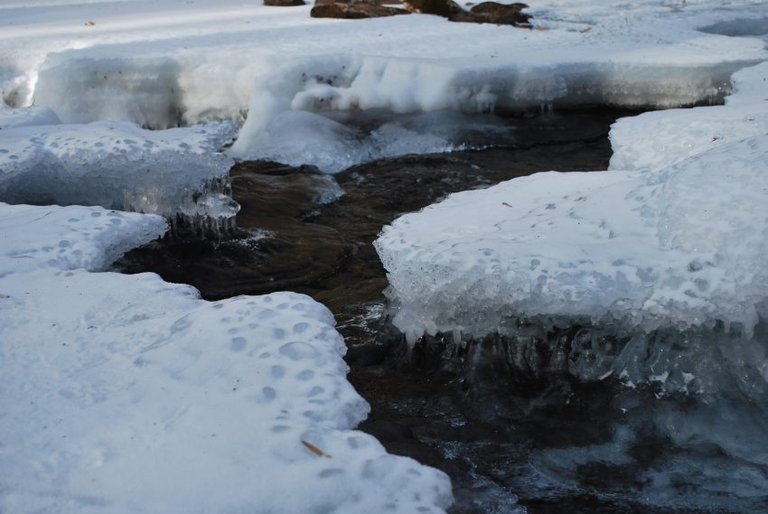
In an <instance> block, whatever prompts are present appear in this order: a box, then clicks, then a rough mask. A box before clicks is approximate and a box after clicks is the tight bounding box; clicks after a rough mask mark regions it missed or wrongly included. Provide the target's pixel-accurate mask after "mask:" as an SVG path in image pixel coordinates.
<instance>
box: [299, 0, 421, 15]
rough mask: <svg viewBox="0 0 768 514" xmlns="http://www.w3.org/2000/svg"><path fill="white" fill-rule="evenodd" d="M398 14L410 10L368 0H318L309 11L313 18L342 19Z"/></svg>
mask: <svg viewBox="0 0 768 514" xmlns="http://www.w3.org/2000/svg"><path fill="white" fill-rule="evenodd" d="M398 14H409V12H408V11H406V10H404V9H399V8H397V7H388V6H385V5H381V4H379V3H378V2H368V1H358V2H354V3H340V2H333V3H325V2H322V3H320V2H316V3H315V6H314V7H312V10H311V11H310V13H309V15H310V16H312V17H313V18H341V19H362V18H380V17H383V16H395V15H398Z"/></svg>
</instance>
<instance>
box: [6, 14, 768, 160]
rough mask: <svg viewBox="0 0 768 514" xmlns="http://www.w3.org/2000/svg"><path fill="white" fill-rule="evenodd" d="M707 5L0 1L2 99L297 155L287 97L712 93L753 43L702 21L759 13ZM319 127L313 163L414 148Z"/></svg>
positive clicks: (365, 101)
mask: <svg viewBox="0 0 768 514" xmlns="http://www.w3.org/2000/svg"><path fill="white" fill-rule="evenodd" d="M721 7H722V6H721V3H720V2H716V1H714V0H701V1H697V2H682V1H680V2H678V1H672V0H664V1H653V2H640V3H624V4H613V3H605V2H583V1H580V2H569V1H565V0H545V1H542V2H537V4H536V5H534V6H533V7H532V8H531V9H530V12H531V13H532V14H533V16H534V23H535V25H536V30H521V29H514V28H511V27H506V26H495V25H477V24H468V23H452V22H449V21H447V20H445V19H442V18H439V17H436V16H429V15H410V16H403V17H397V18H388V19H385V18H381V19H372V20H353V21H350V20H332V19H312V18H310V17H309V9H310V6H309V5H307V6H301V7H295V8H290V9H276V8H271V7H267V6H263V5H261V4H260V3H257V2H254V3H247V4H244V3H242V2H239V1H237V0H225V1H223V2H216V3H213V2H210V1H197V2H195V3H186V2H180V1H177V0H163V1H152V2H149V1H147V0H138V1H130V2H129V1H113V2H104V3H83V2H78V1H76V0H71V1H61V2H55V3H53V4H51V3H48V2H43V3H39V4H27V3H25V4H19V3H16V2H9V1H8V0H4V1H3V2H0V9H2V11H3V16H2V20H3V21H2V22H0V26H2V30H0V40H2V47H3V51H2V52H1V53H0V90H2V95H3V98H4V99H5V101H6V102H7V103H9V104H12V105H14V106H26V105H30V104H31V103H32V102H33V101H34V104H35V105H37V106H41V107H49V108H51V109H53V110H54V111H55V113H56V114H57V115H58V116H59V117H60V118H61V120H62V121H63V122H65V123H83V122H88V121H97V120H110V121H130V122H134V123H137V124H139V125H142V126H145V127H151V128H168V127H172V126H176V125H178V124H179V123H182V124H196V123H200V122H207V121H211V120H235V121H243V120H244V119H245V125H244V126H243V129H242V131H241V133H240V136H239V138H238V140H237V141H236V143H235V145H234V146H233V148H232V149H231V150H230V152H229V153H230V155H231V156H232V157H234V158H236V159H254V158H274V157H281V158H282V159H283V160H285V161H287V162H296V161H297V160H299V159H301V157H300V156H301V155H302V153H303V152H305V151H306V150H307V148H306V146H307V145H306V144H304V143H303V142H302V141H301V140H300V139H298V138H296V137H291V132H292V131H294V130H295V131H300V130H299V129H300V126H301V124H300V123H299V118H297V117H293V116H290V115H289V113H290V112H291V111H296V110H302V111H312V112H314V113H317V112H321V111H326V110H328V109H333V110H338V109H341V110H371V109H385V110H389V111H392V112H396V113H414V112H423V111H437V110H445V109H449V110H460V111H466V112H487V111H491V110H517V111H519V110H525V109H539V108H540V107H541V106H548V105H555V106H562V107H568V106H583V105H593V104H611V105H621V106H635V107H637V106H642V107H646V106H652V107H675V106H680V105H688V104H694V103H698V102H703V103H707V102H711V101H714V100H715V99H717V98H718V97H719V96H720V95H722V93H723V91H724V90H725V89H727V80H728V76H729V75H730V74H731V73H732V72H734V71H736V70H737V69H739V68H740V67H743V66H744V65H746V64H749V63H755V62H757V61H759V60H761V59H764V58H766V56H767V55H768V53H767V52H766V49H765V47H764V45H763V44H762V42H761V41H760V40H759V39H756V38H735V37H728V36H726V35H721V34H717V33H712V32H717V30H718V27H720V26H719V25H718V24H723V23H728V22H732V20H734V18H735V16H736V15H737V16H738V17H739V18H741V19H762V18H764V17H765V5H764V3H762V2H759V1H753V0H737V1H734V2H730V3H729V5H728V7H727V8H721ZM138 13H141V14H140V15H139V14H138ZM734 13H737V14H736V15H735V14H734ZM89 22H92V23H89ZM700 27H715V29H712V30H710V32H709V33H705V32H702V31H698V30H696V29H697V28H700ZM720 31H721V32H722V30H720ZM466 42H471V43H472V44H466ZM83 91H88V94H83ZM312 123H313V124H316V125H322V124H323V123H324V122H323V121H322V120H315V121H313V122H312ZM337 128H338V127H337ZM327 139H330V143H329V146H330V149H331V150H329V151H327V152H324V153H322V152H319V151H313V153H310V154H309V157H312V158H313V159H314V161H308V160H306V159H305V162H304V163H305V164H316V165H318V166H319V167H320V168H322V169H324V170H325V171H328V172H334V171H338V170H339V169H341V168H342V167H344V166H346V165H348V164H349V163H353V164H354V163H357V162H359V161H360V160H361V159H368V158H376V157H377V156H380V155H381V156H387V155H390V154H392V153H396V154H397V153H401V152H402V153H407V152H412V151H414V150H418V148H419V145H415V144H414V145H411V146H405V147H403V148H395V147H393V146H392V145H389V146H388V147H387V148H385V149H384V150H382V151H380V150H379V146H381V143H380V142H379V141H378V140H377V139H376V138H375V137H374V138H365V137H363V138H360V140H358V141H352V140H350V139H349V134H347V133H346V132H345V131H338V133H337V131H335V129H333V128H331V127H326V128H325V129H324V130H322V134H321V137H320V138H319V140H318V141H316V143H317V145H318V146H320V145H323V144H325V142H326V140H327ZM422 142H423V143H424V149H423V150H419V151H425V152H429V151H435V149H440V150H443V149H445V148H450V147H449V146H446V145H445V144H443V143H445V142H444V141H435V140H434V139H432V138H431V137H425V138H424V140H423V141H422ZM275 143H277V146H278V149H275V148H274V145H275ZM292 145H293V146H292ZM339 147H341V148H340V149H339ZM337 150H338V151H341V152H342V153H341V154H340V156H339V158H338V159H335V158H334V156H335V155H336V152H337Z"/></svg>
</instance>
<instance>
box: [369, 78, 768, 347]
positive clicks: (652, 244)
mask: <svg viewBox="0 0 768 514" xmlns="http://www.w3.org/2000/svg"><path fill="white" fill-rule="evenodd" d="M764 66H765V65H761V66H758V67H757V68H753V70H752V71H750V72H745V73H744V74H742V75H740V80H741V82H739V83H740V84H742V86H741V87H742V91H743V92H744V93H743V95H746V94H747V93H746V91H752V92H753V93H756V92H759V94H760V95H762V94H764V90H761V89H760V88H759V87H755V86H754V83H755V81H758V83H761V82H762V80H763V79H762V77H763V75H762V73H761V72H760V70H764V69H765V67H764ZM748 84H752V85H748ZM758 98H759V96H758ZM752 99H753V100H754V99H755V97H754V96H752ZM742 101H746V99H745V98H743V97H741V98H740V97H739V96H737V97H736V99H735V101H734V105H731V103H729V104H728V105H726V106H724V107H716V108H713V110H714V112H713V116H717V113H718V112H720V113H721V114H722V116H721V117H722V118H725V119H737V118H738V115H741V111H740V109H741V102H742ZM754 110H755V109H753V111H754ZM684 112H686V113H688V114H689V116H694V117H695V116H699V114H698V113H706V112H707V110H706V109H699V110H694V111H684ZM734 113H739V114H738V115H736V114H734ZM664 114H665V113H654V114H653V116H654V117H657V118H658V119H662V120H663V119H665V118H664ZM643 116H646V117H647V115H643ZM677 116H681V114H679V113H678V112H672V113H670V118H671V119H675V117H677ZM641 118H642V116H641ZM740 123H741V126H743V125H744V124H747V123H749V122H748V120H746V119H741V122H740ZM619 126H621V123H619ZM734 126H735V127H738V129H739V130H740V131H741V128H740V127H741V126H740V125H738V124H735V123H734ZM695 129H696V126H695V125H694V127H693V130H695ZM746 132H747V133H749V131H746ZM645 133H648V132H645V131H641V132H640V133H637V132H634V134H636V135H638V136H639V137H642V135H643V134H645ZM688 136H689V133H687V132H685V131H684V130H683V129H682V128H681V129H680V132H679V133H678V134H677V137H678V138H686V137H688ZM623 137H624V139H622V141H627V144H628V145H629V144H631V140H630V139H628V136H626V135H623ZM735 139H736V140H735V141H730V140H729V141H725V142H723V143H722V144H718V145H714V146H713V147H712V148H710V149H708V150H706V151H701V152H700V153H694V154H693V155H692V156H689V157H688V158H685V159H683V160H680V161H679V162H677V164H673V163H674V162H675V160H676V159H678V158H679V157H678V154H677V153H675V152H667V153H663V152H662V154H663V155H664V156H666V158H667V163H666V164H662V163H659V165H658V166H656V168H657V169H655V170H654V171H651V170H649V167H648V166H646V167H644V169H643V170H641V171H635V172H628V171H612V172H604V173H567V174H560V173H554V172H551V173H542V174H536V175H533V176H530V177H524V178H520V179H515V180H512V181H509V182H506V183H502V184H499V185H498V186H495V187H492V188H490V189H488V190H484V191H472V192H465V193H459V194H455V195H452V196H451V197H449V198H448V199H447V200H445V201H443V202H441V203H439V204H436V205H433V206H431V207H429V208H427V209H425V210H424V211H422V212H420V213H415V214H410V215H406V216H403V217H401V218H399V219H398V220H396V221H395V222H394V223H393V224H392V225H390V226H389V227H386V228H385V229H384V231H383V233H382V235H381V236H380V238H379V239H378V240H377V241H376V243H375V244H376V248H377V250H378V251H379V254H380V256H381V258H382V262H383V263H384V266H385V268H386V269H387V271H388V273H389V280H390V289H389V292H388V296H389V298H390V299H391V300H392V301H393V303H394V305H395V308H396V311H395V316H394V320H393V321H394V323H395V324H396V325H397V326H398V327H399V328H400V329H401V330H403V331H404V332H405V333H406V335H407V336H408V338H409V340H411V341H413V340H415V339H416V338H417V337H419V336H420V335H421V334H423V333H429V334H434V333H436V332H438V331H439V332H444V333H448V332H451V331H454V330H457V329H458V330H461V331H462V332H468V333H471V334H473V335H475V336H481V335H484V334H487V333H489V332H493V331H498V330H501V331H503V330H504V326H505V323H509V320H510V319H517V318H518V317H524V316H533V315H552V316H577V317H578V316H584V317H587V318H590V319H591V320H593V321H594V322H606V321H607V322H611V321H622V322H624V323H626V324H628V325H629V326H637V325H640V326H642V327H644V328H645V329H646V330H651V329H654V328H657V327H662V326H669V325H671V326H675V327H678V328H684V327H688V326H702V325H703V326H711V325H712V324H713V323H714V322H715V321H716V320H720V321H723V322H725V323H726V324H728V323H738V324H740V326H741V327H742V328H743V330H744V333H745V334H746V335H747V336H750V335H751V333H752V330H753V328H754V327H755V325H756V324H757V322H758V319H759V317H760V316H762V317H763V319H765V318H766V315H768V313H766V312H764V309H765V305H766V298H768V273H766V271H765V267H764V266H763V262H764V256H765V255H766V252H768V211H766V209H765V205H768V182H767V181H768V175H767V174H766V173H765V170H766V169H768V135H766V133H765V131H763V132H762V133H761V135H757V136H754V137H750V138H747V139H744V140H738V138H735ZM641 140H642V139H641ZM639 153H640V154H642V155H645V153H644V152H643V151H640V152H639ZM670 164H671V165H670Z"/></svg>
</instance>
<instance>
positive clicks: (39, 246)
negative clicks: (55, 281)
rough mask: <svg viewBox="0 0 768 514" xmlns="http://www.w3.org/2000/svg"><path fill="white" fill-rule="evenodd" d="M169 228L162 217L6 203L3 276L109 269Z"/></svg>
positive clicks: (0, 230)
mask: <svg viewBox="0 0 768 514" xmlns="http://www.w3.org/2000/svg"><path fill="white" fill-rule="evenodd" d="M167 229H168V225H167V222H166V221H165V219H164V218H162V217H160V216H157V215H150V214H137V213H129V212H119V211H108V210H105V209H102V208H100V207H80V206H70V207H58V206H49V207H37V206H31V205H8V204H4V203H0V239H2V241H3V245H2V247H0V277H4V276H7V275H10V274H12V273H19V272H23V271H33V270H37V269H53V270H74V269H78V268H84V269H90V270H101V269H105V268H106V267H107V266H109V265H110V264H112V263H113V262H114V261H115V260H117V258H118V257H120V256H121V255H122V254H123V253H125V252H126V251H127V250H130V249H131V248H135V247H137V246H141V245H143V244H144V243H148V242H149V241H151V240H153V239H155V238H158V237H160V236H162V235H163V234H165V231H166V230H167Z"/></svg>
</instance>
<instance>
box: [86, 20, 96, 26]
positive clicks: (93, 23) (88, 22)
mask: <svg viewBox="0 0 768 514" xmlns="http://www.w3.org/2000/svg"><path fill="white" fill-rule="evenodd" d="M83 25H85V26H86V27H93V26H94V25H96V22H93V21H91V20H88V21H86V22H85V23H84V24H83Z"/></svg>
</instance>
